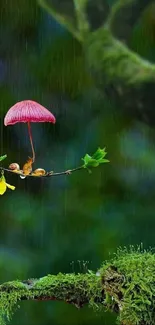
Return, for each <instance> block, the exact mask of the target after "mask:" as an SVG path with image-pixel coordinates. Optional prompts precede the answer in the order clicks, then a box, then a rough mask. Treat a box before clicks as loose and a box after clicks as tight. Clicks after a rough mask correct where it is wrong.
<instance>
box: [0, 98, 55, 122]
mask: <svg viewBox="0 0 155 325" xmlns="http://www.w3.org/2000/svg"><path fill="white" fill-rule="evenodd" d="M21 122H23V123H26V122H37V123H38V122H51V123H55V122H56V119H55V117H54V115H53V114H52V113H51V112H50V111H48V109H46V108H45V107H44V106H42V105H40V104H39V103H37V102H35V101H33V100H23V101H21V102H17V103H16V104H15V105H13V106H12V107H11V108H10V109H9V110H8V112H7V114H6V115H5V118H4V125H6V126H7V125H12V124H16V123H21Z"/></svg>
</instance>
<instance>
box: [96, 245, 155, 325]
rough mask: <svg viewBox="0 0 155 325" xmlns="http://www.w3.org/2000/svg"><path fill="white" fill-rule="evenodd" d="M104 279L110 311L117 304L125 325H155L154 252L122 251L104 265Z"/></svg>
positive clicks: (120, 319)
mask: <svg viewBox="0 0 155 325" xmlns="http://www.w3.org/2000/svg"><path fill="white" fill-rule="evenodd" d="M100 273H101V277H102V282H103V287H104V290H105V291H106V295H107V296H106V299H107V300H106V301H107V304H106V305H107V308H112V306H113V305H114V301H115V304H117V306H118V309H119V314H120V315H119V321H120V323H121V324H124V325H138V324H145V325H154V324H155V254H153V252H152V251H142V250H141V249H140V248H138V249H137V250H136V249H134V248H133V247H131V248H130V250H127V249H124V250H122V249H119V250H118V252H117V254H116V255H115V257H114V258H113V259H112V260H111V261H110V262H106V263H104V264H103V266H102V268H101V270H100Z"/></svg>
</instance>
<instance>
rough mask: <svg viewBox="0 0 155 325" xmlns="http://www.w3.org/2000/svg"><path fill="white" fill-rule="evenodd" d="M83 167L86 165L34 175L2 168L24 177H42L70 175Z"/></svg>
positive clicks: (0, 168) (1, 168)
mask: <svg viewBox="0 0 155 325" xmlns="http://www.w3.org/2000/svg"><path fill="white" fill-rule="evenodd" d="M81 169H84V166H79V167H77V168H73V169H68V170H65V171H62V172H56V173H55V172H53V171H50V172H47V173H46V174H45V175H34V174H33V172H32V173H30V174H29V175H24V173H23V172H22V171H15V170H11V169H8V168H4V167H0V170H4V171H6V172H9V173H13V174H16V175H19V176H23V177H37V178H40V177H52V176H62V175H70V174H72V173H73V172H76V171H78V170H81Z"/></svg>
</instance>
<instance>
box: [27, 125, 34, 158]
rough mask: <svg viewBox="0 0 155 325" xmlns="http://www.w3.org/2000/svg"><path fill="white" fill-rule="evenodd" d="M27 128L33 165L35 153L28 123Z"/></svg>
mask: <svg viewBox="0 0 155 325" xmlns="http://www.w3.org/2000/svg"><path fill="white" fill-rule="evenodd" d="M27 126H28V132H29V138H30V143H31V149H32V160H33V163H34V161H35V151H34V146H33V140H32V132H31V125H30V122H27Z"/></svg>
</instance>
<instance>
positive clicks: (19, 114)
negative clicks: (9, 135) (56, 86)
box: [4, 100, 56, 162]
mask: <svg viewBox="0 0 155 325" xmlns="http://www.w3.org/2000/svg"><path fill="white" fill-rule="evenodd" d="M21 122H23V123H27V125H28V132H29V138H30V143H31V148H32V155H33V157H32V160H33V162H34V161H35V151H34V146H33V140H32V133H31V125H30V122H37V123H39V122H50V123H55V122H56V119H55V117H54V115H53V114H52V113H51V112H50V111H48V110H47V109H46V108H45V107H44V106H42V105H40V104H39V103H37V102H35V101H33V100H23V101H21V102H18V103H16V104H15V105H14V106H12V107H11V108H10V109H9V110H8V112H7V114H6V116H5V118H4V125H5V126H7V125H13V124H16V123H21Z"/></svg>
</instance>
